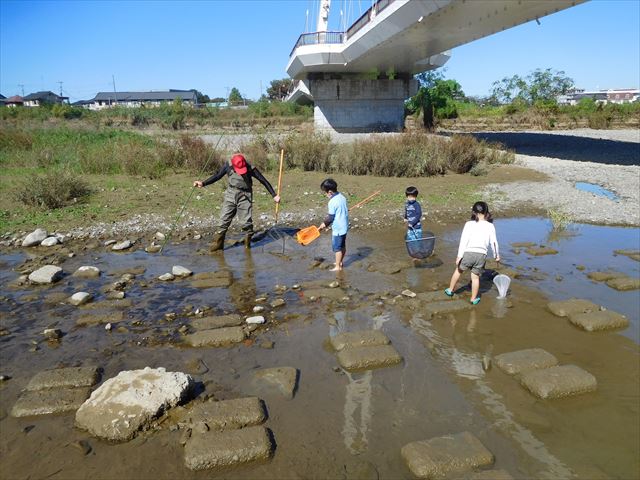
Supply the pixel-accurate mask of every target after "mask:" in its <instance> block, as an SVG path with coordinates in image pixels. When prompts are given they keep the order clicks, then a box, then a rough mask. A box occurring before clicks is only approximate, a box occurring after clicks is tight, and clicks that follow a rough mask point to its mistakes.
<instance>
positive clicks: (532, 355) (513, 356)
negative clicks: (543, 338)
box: [493, 348, 558, 375]
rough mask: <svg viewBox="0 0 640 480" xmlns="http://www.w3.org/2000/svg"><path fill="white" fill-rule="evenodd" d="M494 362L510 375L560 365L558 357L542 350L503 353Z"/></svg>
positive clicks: (530, 349)
mask: <svg viewBox="0 0 640 480" xmlns="http://www.w3.org/2000/svg"><path fill="white" fill-rule="evenodd" d="M493 360H494V361H495V363H496V365H497V366H498V368H500V370H502V371H503V372H505V373H508V374H509V375H515V374H518V373H523V372H527V371H530V370H539V369H541V368H549V367H554V366H556V365H557V364H558V359H557V358H556V357H554V356H553V355H551V354H550V353H549V352H547V351H546V350H543V349H541V348H529V349H526V350H518V351H517V352H509V353H502V354H500V355H496V356H495V357H494V359H493Z"/></svg>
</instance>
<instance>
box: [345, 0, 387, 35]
mask: <svg viewBox="0 0 640 480" xmlns="http://www.w3.org/2000/svg"><path fill="white" fill-rule="evenodd" d="M393 2H394V0H377V1H376V2H374V4H373V5H371V7H370V8H369V9H368V10H367V11H366V12H364V13H363V14H362V15H361V16H360V18H358V19H357V20H356V21H355V22H353V24H352V25H351V26H350V27H349V29H348V30H347V32H346V36H345V41H346V40H347V39H348V38H351V37H353V36H354V35H355V34H356V33H357V32H358V31H359V30H361V29H362V28H363V27H364V26H365V25H366V24H367V23H369V22H370V21H371V20H373V19H374V18H375V16H376V15H378V14H379V13H380V12H382V11H383V10H384V9H385V8H387V7H388V6H389V5H390V4H392V3H393Z"/></svg>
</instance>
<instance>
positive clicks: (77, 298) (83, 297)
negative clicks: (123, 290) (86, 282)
mask: <svg viewBox="0 0 640 480" xmlns="http://www.w3.org/2000/svg"><path fill="white" fill-rule="evenodd" d="M92 298H93V295H91V294H90V293H88V292H76V293H74V294H73V295H71V296H70V297H69V303H70V304H71V305H75V306H78V305H84V304H85V303H87V302H89V301H91V299H92Z"/></svg>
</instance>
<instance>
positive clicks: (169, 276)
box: [158, 272, 176, 282]
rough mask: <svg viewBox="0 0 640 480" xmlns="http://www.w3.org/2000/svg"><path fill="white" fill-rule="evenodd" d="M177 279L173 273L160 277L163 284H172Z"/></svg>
mask: <svg viewBox="0 0 640 480" xmlns="http://www.w3.org/2000/svg"><path fill="white" fill-rule="evenodd" d="M175 278H176V277H174V276H173V274H172V273H168V272H167V273H163V274H162V275H160V276H159V277H158V280H162V281H163V282H170V281H171V280H173V279H175Z"/></svg>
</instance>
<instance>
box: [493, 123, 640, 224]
mask: <svg viewBox="0 0 640 480" xmlns="http://www.w3.org/2000/svg"><path fill="white" fill-rule="evenodd" d="M518 134H522V135H528V136H527V137H526V138H528V139H529V142H532V141H535V140H536V139H538V141H540V142H545V141H546V139H547V138H548V137H549V136H550V135H557V136H558V138H561V139H562V141H561V148H560V150H561V151H562V152H564V153H565V154H568V155H569V156H571V155H572V149H574V150H577V151H578V152H577V154H579V155H580V157H582V158H586V159H589V158H592V159H593V160H594V161H576V160H567V159H560V158H554V157H548V156H537V155H535V156H534V155H524V154H517V155H516V162H517V163H518V164H519V165H522V166H524V167H527V168H531V169H533V170H537V171H539V172H542V173H545V174H546V175H548V176H549V177H550V180H549V181H548V182H514V183H506V184H496V185H491V186H489V187H487V188H486V189H485V191H486V192H487V193H496V192H500V193H501V194H502V195H499V197H502V198H501V199H500V200H498V201H495V200H494V202H493V203H494V204H495V205H496V206H497V207H501V208H504V207H507V206H508V207H513V206H514V203H515V204H533V205H536V206H539V207H541V208H546V209H549V208H557V209H559V210H561V211H563V212H565V213H567V214H568V215H570V216H571V217H572V218H574V220H575V221H579V222H585V223H598V224H614V225H630V226H639V225H640V208H639V207H640V166H638V165H640V131H639V130H610V131H606V130H587V129H583V130H577V131H563V132H545V134H539V133H536V132H518ZM538 135H539V136H538ZM482 136H485V134H484V133H483V134H482ZM584 138H588V139H589V140H590V143H589V145H590V149H591V150H590V151H583V149H584V143H583V141H582V139H584ZM619 142H624V144H625V146H624V148H625V152H626V155H625V158H624V160H625V162H626V163H631V164H628V165H615V164H614V163H616V161H617V160H618V158H616V155H615V151H611V148H610V147H611V144H612V143H619ZM536 148H537V145H535V143H533V144H532V143H530V144H529V145H528V149H536ZM540 148H548V147H547V146H546V145H545V146H542V147H540ZM516 151H518V150H517V149H516ZM565 158H566V157H565ZM602 158H606V159H607V162H606V163H607V164H602V163H600V159H602ZM609 163H612V164H609ZM576 182H586V183H591V184H594V185H599V186H601V187H604V188H605V189H607V190H610V191H611V192H613V193H615V194H616V196H617V197H618V200H617V201H614V200H611V199H609V198H607V197H604V196H600V195H596V194H593V193H590V192H586V191H582V190H578V189H577V188H576V186H575V184H576Z"/></svg>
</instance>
